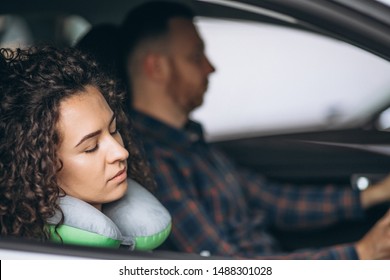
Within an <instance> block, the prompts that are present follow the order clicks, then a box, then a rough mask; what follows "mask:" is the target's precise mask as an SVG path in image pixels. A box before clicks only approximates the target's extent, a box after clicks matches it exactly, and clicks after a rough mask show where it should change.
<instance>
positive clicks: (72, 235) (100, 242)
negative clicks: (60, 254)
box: [49, 225, 121, 248]
mask: <svg viewBox="0 0 390 280" xmlns="http://www.w3.org/2000/svg"><path fill="white" fill-rule="evenodd" d="M49 230H50V240H51V241H53V242H56V243H62V244H71V245H82V246H93V247H107V248H119V246H120V244H121V241H120V240H115V239H112V238H110V237H107V236H104V235H100V234H97V233H93V232H90V231H86V230H82V229H78V228H75V227H71V226H68V225H60V226H58V227H57V233H58V234H59V235H60V236H61V237H63V238H62V240H61V238H60V237H59V236H58V234H57V233H56V232H55V226H54V225H49Z"/></svg>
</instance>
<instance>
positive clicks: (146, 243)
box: [134, 222, 172, 251]
mask: <svg viewBox="0 0 390 280" xmlns="http://www.w3.org/2000/svg"><path fill="white" fill-rule="evenodd" d="M171 227H172V223H171V222H170V223H169V224H168V226H167V227H166V228H165V229H164V230H162V231H160V232H158V233H156V234H153V235H151V236H138V237H136V238H135V247H134V249H135V250H138V251H149V250H153V249H154V248H157V247H158V246H160V245H161V244H162V243H163V242H164V241H165V239H167V237H168V235H169V234H170V232H171Z"/></svg>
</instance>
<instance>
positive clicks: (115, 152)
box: [107, 135, 129, 163]
mask: <svg viewBox="0 0 390 280" xmlns="http://www.w3.org/2000/svg"><path fill="white" fill-rule="evenodd" d="M116 138H118V139H116ZM107 153H108V155H107V158H108V161H109V162H110V163H114V162H116V161H125V160H126V159H127V158H128V157H129V152H128V151H127V150H126V149H125V147H124V146H123V141H122V138H121V137H120V135H118V136H117V137H111V139H110V145H109V148H108V151H107Z"/></svg>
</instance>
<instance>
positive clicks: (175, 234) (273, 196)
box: [132, 111, 363, 259]
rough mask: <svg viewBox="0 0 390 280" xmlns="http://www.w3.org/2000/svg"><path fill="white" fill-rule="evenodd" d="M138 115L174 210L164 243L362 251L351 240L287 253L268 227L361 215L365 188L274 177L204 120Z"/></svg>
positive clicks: (271, 253) (312, 254)
mask: <svg viewBox="0 0 390 280" xmlns="http://www.w3.org/2000/svg"><path fill="white" fill-rule="evenodd" d="M132 119H133V122H134V126H135V129H136V131H137V133H138V134H139V137H141V138H142V139H141V140H142V142H143V144H144V150H145V153H146V155H147V157H148V160H149V161H150V164H151V167H152V171H153V172H154V174H155V179H156V182H157V185H158V187H157V190H156V192H155V195H156V196H157V197H158V199H159V200H160V201H161V203H162V204H163V205H164V206H165V207H166V208H167V209H168V210H169V212H170V213H171V215H172V218H173V229H172V233H171V235H170V237H169V238H168V240H167V241H166V242H165V244H164V245H163V247H162V248H163V249H169V250H177V251H182V252H188V253H200V252H202V251H208V252H210V253H211V254H212V255H219V256H232V257H239V258H260V259H357V258H358V257H357V253H356V251H355V248H354V246H353V245H351V244H345V245H339V246H334V247H329V248H323V249H319V250H300V251H298V252H294V253H285V252H282V251H281V249H280V246H279V244H278V242H277V241H276V240H275V239H274V238H273V237H272V236H271V235H270V234H268V233H267V230H268V229H269V228H270V227H271V226H275V227H278V228H286V229H313V228H315V227H321V226H326V225H330V224H332V223H335V222H338V221H341V220H344V219H356V218H361V217H363V210H362V208H361V206H360V205H361V204H360V198H359V194H358V192H356V191H353V190H352V189H351V188H340V187H334V186H331V185H329V186H321V187H320V188H315V187H302V186H300V187H296V186H295V187H294V186H291V185H282V186H280V185H277V184H275V183H271V182H267V181H266V180H265V179H264V178H262V177H261V176H259V175H257V174H253V173H250V172H248V171H245V170H241V169H238V168H237V167H236V166H234V164H233V162H232V161H231V160H229V159H228V158H227V157H226V156H224V155H223V154H222V153H221V152H219V151H217V150H216V149H215V148H214V147H211V146H210V145H208V144H207V143H206V142H205V140H204V137H203V131H202V127H201V126H200V125H199V124H198V123H195V122H193V121H189V122H188V123H187V125H186V126H185V128H184V129H182V130H178V129H175V128H173V127H170V126H167V125H166V124H163V123H161V122H159V121H158V120H155V119H153V118H150V117H148V116H146V115H144V114H142V113H140V112H136V111H133V112H132Z"/></svg>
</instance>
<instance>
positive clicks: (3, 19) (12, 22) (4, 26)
mask: <svg viewBox="0 0 390 280" xmlns="http://www.w3.org/2000/svg"><path fill="white" fill-rule="evenodd" d="M32 43H33V39H32V35H31V32H30V29H29V27H28V25H27V23H26V21H25V20H24V19H23V18H22V17H19V16H13V15H0V47H2V48H23V47H27V46H29V45H31V44H32Z"/></svg>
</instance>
